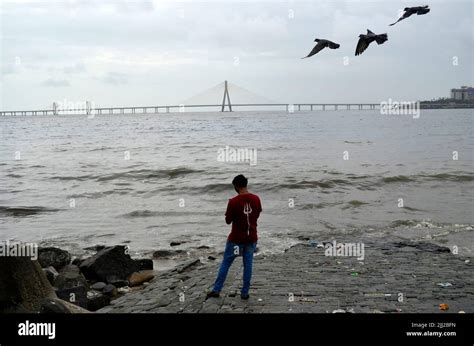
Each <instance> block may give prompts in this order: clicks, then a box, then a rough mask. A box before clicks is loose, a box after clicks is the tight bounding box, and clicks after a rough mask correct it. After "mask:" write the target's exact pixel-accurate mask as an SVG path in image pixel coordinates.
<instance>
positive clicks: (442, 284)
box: [437, 282, 453, 287]
mask: <svg viewBox="0 0 474 346" xmlns="http://www.w3.org/2000/svg"><path fill="white" fill-rule="evenodd" d="M437 285H438V286H441V287H449V286H452V285H453V284H452V283H450V282H440V283H439V284H437Z"/></svg>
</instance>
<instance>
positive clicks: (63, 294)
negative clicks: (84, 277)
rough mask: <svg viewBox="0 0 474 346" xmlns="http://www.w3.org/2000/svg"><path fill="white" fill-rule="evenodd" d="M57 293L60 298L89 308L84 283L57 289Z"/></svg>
mask: <svg viewBox="0 0 474 346" xmlns="http://www.w3.org/2000/svg"><path fill="white" fill-rule="evenodd" d="M56 295H57V296H58V298H59V299H62V300H64V301H66V302H68V303H71V304H74V305H77V306H80V307H82V308H87V291H86V288H85V287H84V286H82V285H80V286H75V287H70V288H64V289H58V290H56Z"/></svg>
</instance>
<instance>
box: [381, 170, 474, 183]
mask: <svg viewBox="0 0 474 346" xmlns="http://www.w3.org/2000/svg"><path fill="white" fill-rule="evenodd" d="M420 179H421V180H423V179H427V180H439V181H453V182H466V181H474V173H470V172H452V173H437V174H426V173H421V174H414V175H396V176H391V177H384V178H382V182H383V183H406V182H413V181H417V180H420Z"/></svg>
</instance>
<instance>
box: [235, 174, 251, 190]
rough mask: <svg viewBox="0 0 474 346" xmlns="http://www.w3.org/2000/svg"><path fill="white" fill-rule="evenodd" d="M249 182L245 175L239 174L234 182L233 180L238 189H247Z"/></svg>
mask: <svg viewBox="0 0 474 346" xmlns="http://www.w3.org/2000/svg"><path fill="white" fill-rule="evenodd" d="M247 182H248V180H247V178H245V177H244V176H243V174H239V175H238V176H236V177H235V178H234V180H232V185H234V186H235V187H237V188H241V187H247Z"/></svg>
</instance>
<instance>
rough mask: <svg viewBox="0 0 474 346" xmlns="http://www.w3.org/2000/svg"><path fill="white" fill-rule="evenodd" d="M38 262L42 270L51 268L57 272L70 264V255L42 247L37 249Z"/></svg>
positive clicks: (63, 251) (59, 250)
mask: <svg viewBox="0 0 474 346" xmlns="http://www.w3.org/2000/svg"><path fill="white" fill-rule="evenodd" d="M38 262H39V264H40V265H41V267H43V268H47V267H49V266H51V267H54V268H55V269H56V270H59V269H61V268H62V267H64V266H65V265H68V264H69V263H71V255H70V254H69V252H67V251H65V250H61V249H59V248H56V247H43V248H39V249H38Z"/></svg>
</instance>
